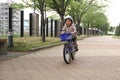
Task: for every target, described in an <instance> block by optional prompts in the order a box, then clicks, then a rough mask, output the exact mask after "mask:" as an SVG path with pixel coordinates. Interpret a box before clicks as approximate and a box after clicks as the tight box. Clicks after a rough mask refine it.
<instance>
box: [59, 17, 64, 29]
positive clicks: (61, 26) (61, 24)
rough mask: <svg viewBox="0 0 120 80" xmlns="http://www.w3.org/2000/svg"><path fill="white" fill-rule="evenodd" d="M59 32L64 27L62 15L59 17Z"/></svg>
mask: <svg viewBox="0 0 120 80" xmlns="http://www.w3.org/2000/svg"><path fill="white" fill-rule="evenodd" d="M60 19H61V20H60V31H62V28H63V26H64V16H63V15H60Z"/></svg>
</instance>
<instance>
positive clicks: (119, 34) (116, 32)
mask: <svg viewBox="0 0 120 80" xmlns="http://www.w3.org/2000/svg"><path fill="white" fill-rule="evenodd" d="M115 35H116V36H120V24H119V26H117V27H116V30H115Z"/></svg>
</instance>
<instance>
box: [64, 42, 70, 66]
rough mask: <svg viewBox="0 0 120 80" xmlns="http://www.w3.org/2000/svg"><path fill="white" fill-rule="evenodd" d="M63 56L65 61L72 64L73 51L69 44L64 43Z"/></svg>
mask: <svg viewBox="0 0 120 80" xmlns="http://www.w3.org/2000/svg"><path fill="white" fill-rule="evenodd" d="M63 58H64V61H65V63H67V64H70V62H71V53H70V51H69V47H68V44H64V49H63Z"/></svg>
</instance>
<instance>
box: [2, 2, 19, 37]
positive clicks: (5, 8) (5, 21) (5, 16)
mask: <svg viewBox="0 0 120 80" xmlns="http://www.w3.org/2000/svg"><path fill="white" fill-rule="evenodd" d="M12 13H13V16H12V21H13V22H12V25H13V26H12V27H13V31H14V33H20V11H19V10H15V9H13V12H12ZM8 29H9V3H0V35H2V36H5V35H7V32H8Z"/></svg>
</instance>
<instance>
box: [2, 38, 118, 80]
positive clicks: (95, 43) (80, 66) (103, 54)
mask: <svg viewBox="0 0 120 80" xmlns="http://www.w3.org/2000/svg"><path fill="white" fill-rule="evenodd" d="M108 40H109V41H108ZM119 42H120V40H117V39H112V38H111V37H108V36H103V37H90V38H86V39H84V40H82V41H79V48H80V50H79V52H78V54H77V55H76V59H75V61H73V62H72V63H71V64H69V65H67V64H65V63H64V61H63V57H62V48H63V46H62V45H61V46H57V47H54V48H49V49H46V50H40V51H37V52H33V53H32V54H27V55H24V56H20V57H17V58H13V59H10V60H6V61H2V62H0V80H119V79H120V50H119V47H120V43H119Z"/></svg>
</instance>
